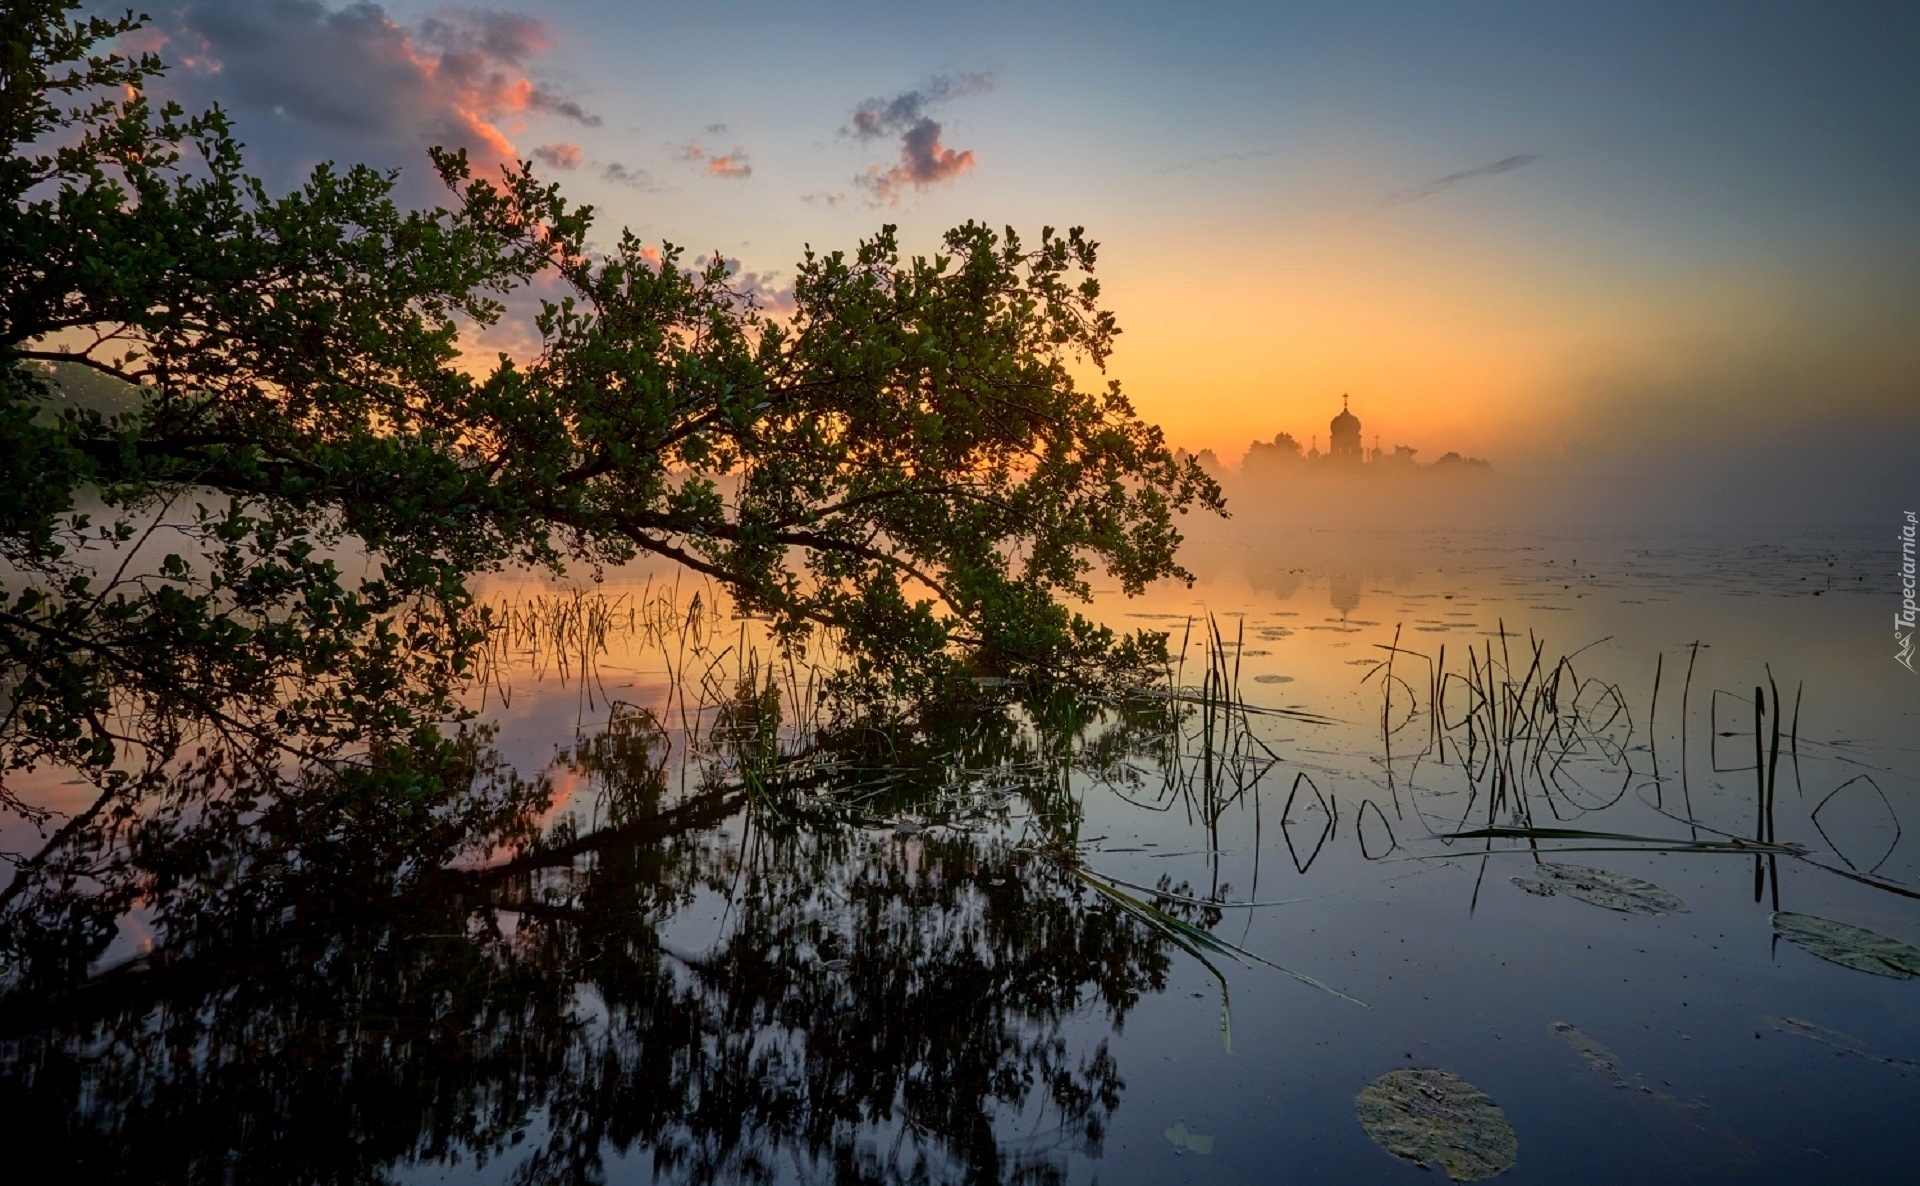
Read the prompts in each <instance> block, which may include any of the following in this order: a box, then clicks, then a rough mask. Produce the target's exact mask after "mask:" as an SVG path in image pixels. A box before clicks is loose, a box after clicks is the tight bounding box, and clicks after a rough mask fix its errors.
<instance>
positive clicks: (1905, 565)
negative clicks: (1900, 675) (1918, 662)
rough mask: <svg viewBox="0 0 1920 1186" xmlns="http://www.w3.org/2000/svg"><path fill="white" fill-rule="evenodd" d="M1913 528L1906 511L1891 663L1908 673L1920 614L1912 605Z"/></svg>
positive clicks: (1901, 534)
mask: <svg viewBox="0 0 1920 1186" xmlns="http://www.w3.org/2000/svg"><path fill="white" fill-rule="evenodd" d="M1915 526H1916V524H1915V519H1914V513H1913V512H1912V511H1908V512H1907V521H1906V522H1905V523H1903V524H1901V525H1900V612H1899V613H1896V614H1894V615H1893V643H1894V646H1895V647H1896V648H1897V649H1896V650H1895V651H1894V652H1893V661H1894V662H1896V663H1898V664H1899V665H1900V666H1902V667H1904V668H1906V669H1907V670H1908V671H1912V670H1913V627H1914V619H1915V616H1916V614H1917V613H1920V610H1916V608H1915V606H1914V603H1913V587H1914V567H1913V543H1914V539H1913V534H1914V528H1915Z"/></svg>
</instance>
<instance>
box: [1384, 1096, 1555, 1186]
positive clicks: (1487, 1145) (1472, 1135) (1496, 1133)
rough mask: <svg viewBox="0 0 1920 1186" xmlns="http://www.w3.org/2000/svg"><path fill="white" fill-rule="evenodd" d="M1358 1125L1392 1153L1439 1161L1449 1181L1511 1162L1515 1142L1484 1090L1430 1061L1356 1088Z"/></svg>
mask: <svg viewBox="0 0 1920 1186" xmlns="http://www.w3.org/2000/svg"><path fill="white" fill-rule="evenodd" d="M1355 1103H1356V1105H1357V1107H1358V1109H1359V1112H1360V1127H1361V1128H1364V1129H1366V1130H1367V1135H1368V1136H1370V1137H1372V1138H1373V1142H1374V1144H1376V1145H1379V1146H1380V1147H1381V1148H1382V1149H1385V1150H1386V1151H1387V1152H1389V1153H1391V1154H1393V1155H1394V1156H1395V1157H1399V1158H1404V1159H1405V1160H1407V1161H1412V1162H1416V1163H1418V1164H1420V1165H1422V1166H1439V1167H1440V1168H1441V1169H1442V1170H1444V1171H1446V1175H1447V1177H1448V1179H1450V1180H1451V1181H1455V1182H1481V1181H1485V1180H1486V1179H1488V1178H1491V1177H1495V1176H1496V1175H1499V1174H1504V1173H1506V1172H1507V1171H1508V1170H1510V1169H1512V1168H1513V1162H1514V1158H1515V1157H1516V1156H1518V1154H1519V1148H1520V1142H1519V1140H1518V1138H1516V1137H1515V1136H1514V1135H1513V1126H1512V1125H1511V1124H1508V1123H1507V1115H1506V1113H1505V1112H1502V1111H1501V1110H1500V1105H1499V1104H1496V1103H1494V1102H1493V1100H1492V1098H1491V1097H1489V1096H1488V1095H1487V1093H1486V1092H1484V1091H1481V1090H1480V1089H1479V1088H1478V1087H1475V1086H1474V1085H1473V1084H1471V1083H1469V1082H1467V1081H1466V1080H1465V1079H1462V1078H1461V1077H1460V1076H1458V1075H1456V1074H1453V1073H1452V1072H1451V1071H1442V1070H1439V1069H1438V1068H1435V1067H1415V1068H1411V1069H1408V1070H1402V1071H1389V1072H1387V1073H1386V1074H1384V1075H1382V1076H1380V1077H1379V1078H1378V1079H1375V1080H1374V1081H1373V1082H1371V1083H1369V1084H1367V1085H1366V1086H1365V1087H1363V1088H1361V1089H1360V1095H1359V1097H1358V1099H1357V1100H1356V1101H1355Z"/></svg>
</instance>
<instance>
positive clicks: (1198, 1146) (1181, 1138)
mask: <svg viewBox="0 0 1920 1186" xmlns="http://www.w3.org/2000/svg"><path fill="white" fill-rule="evenodd" d="M1164 1135H1165V1136H1166V1138H1167V1139H1168V1140H1169V1141H1172V1142H1173V1151H1174V1152H1175V1153H1198V1154H1200V1155H1201V1156H1202V1157H1204V1156H1206V1155H1207V1154H1209V1153H1212V1152H1213V1138H1212V1137H1204V1136H1201V1135H1200V1134H1199V1133H1197V1132H1188V1131H1187V1123H1186V1121H1184V1120H1181V1121H1176V1122H1175V1123H1174V1126H1173V1127H1172V1128H1170V1129H1168V1130H1167V1131H1166V1133H1165V1134H1164Z"/></svg>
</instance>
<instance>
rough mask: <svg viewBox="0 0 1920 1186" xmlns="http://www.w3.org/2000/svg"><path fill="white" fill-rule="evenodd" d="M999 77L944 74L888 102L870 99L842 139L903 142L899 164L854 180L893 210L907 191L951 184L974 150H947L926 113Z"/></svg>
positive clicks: (938, 126)
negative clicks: (897, 140) (946, 183)
mask: <svg viewBox="0 0 1920 1186" xmlns="http://www.w3.org/2000/svg"><path fill="white" fill-rule="evenodd" d="M994 83H995V76H994V75H993V74H991V73H989V72H986V71H976V72H973V73H966V74H940V75H936V76H934V77H933V78H932V79H931V80H929V81H928V82H927V83H926V85H924V86H921V87H916V88H915V89H913V90H910V91H902V92H901V93H900V94H897V95H894V96H893V97H891V98H886V99H868V100H867V101H866V102H864V103H862V104H860V105H859V106H858V107H855V108H854V109H853V115H852V116H851V117H849V119H848V121H847V125H846V126H845V127H844V128H842V129H841V134H842V135H845V136H852V137H853V138H854V139H856V140H860V141H863V142H864V141H871V140H877V139H881V138H883V137H891V136H898V137H899V138H900V159H899V161H898V162H897V163H895V164H893V165H891V166H888V167H886V168H882V167H881V166H879V165H873V166H870V167H869V168H868V169H867V171H866V172H864V173H861V174H859V175H857V176H855V178H854V182H855V184H857V185H859V186H861V187H863V188H864V189H866V190H867V192H868V194H869V195H870V196H871V197H872V199H873V201H874V202H875V203H876V204H883V205H892V204H893V203H895V202H898V201H899V200H900V197H901V194H902V193H903V192H905V191H906V190H908V189H926V188H927V187H928V186H932V185H938V184H940V183H941V182H943V181H950V180H952V179H953V178H955V177H958V176H960V175H961V174H962V173H965V172H967V171H968V170H969V169H972V168H973V165H974V159H975V158H974V154H973V150H972V149H954V148H949V147H947V145H946V144H945V143H943V142H942V140H941V136H942V133H943V128H942V126H941V124H940V122H939V121H938V120H936V119H934V118H933V117H932V116H930V115H928V114H927V109H928V108H930V107H934V106H936V105H938V104H940V103H944V102H946V101H948V100H950V99H958V98H961V97H963V96H966V95H977V94H980V93H982V92H984V91H990V90H992V89H993V87H994Z"/></svg>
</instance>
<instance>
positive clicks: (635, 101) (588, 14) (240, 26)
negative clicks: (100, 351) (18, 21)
mask: <svg viewBox="0 0 1920 1186" xmlns="http://www.w3.org/2000/svg"><path fill="white" fill-rule="evenodd" d="M149 11H151V12H152V13H153V15H154V18H155V19H154V22H153V26H152V28H151V29H150V30H149V31H148V32H146V33H143V34H141V35H139V39H138V41H139V43H140V44H142V45H143V46H145V47H157V48H159V50H160V52H161V53H162V55H163V56H164V57H165V58H166V59H167V60H168V61H170V62H171V63H173V64H174V67H173V70H172V72H171V74H170V75H169V77H168V79H167V80H166V82H165V84H164V86H163V87H162V88H159V89H163V90H165V91H166V92H167V93H170V94H174V95H177V96H179V97H181V98H182V99H183V100H185V101H187V102H189V103H190V104H192V103H198V104H201V105H204V104H206V103H209V102H218V103H220V104H222V105H223V106H225V107H226V108H227V109H228V110H229V111H230V112H231V113H232V114H233V115H234V116H235V118H236V120H237V122H238V128H239V134H240V138H241V139H242V140H244V141H245V142H246V143H247V144H248V146H249V150H250V158H251V161H252V164H253V168H254V170H255V171H256V172H258V173H259V174H261V175H262V176H263V177H265V178H266V179H267V180H268V181H269V183H270V184H275V185H279V186H289V185H292V184H294V183H295V182H296V181H297V179H298V178H299V176H300V175H301V174H302V173H304V171H305V170H307V169H308V168H310V167H311V166H312V165H313V164H315V163H317V162H319V161H321V160H329V159H330V160H336V161H340V162H348V161H367V162H369V163H373V164H377V165H381V166H386V167H399V168H401V169H402V170H403V171H404V177H405V179H406V180H405V182H404V185H405V187H406V188H405V191H404V192H406V193H407V194H408V195H409V196H411V197H413V198H415V199H416V200H420V201H432V200H436V199H437V197H438V195H437V194H435V193H433V192H432V187H431V184H430V182H431V178H430V175H429V172H428V170H427V168H426V149H427V148H428V146H430V145H433V144H446V145H452V146H464V147H467V148H468V149H469V150H470V151H471V152H472V153H473V154H474V155H475V157H476V158H478V159H480V160H481V161H483V162H487V163H490V164H491V163H497V162H499V161H503V160H508V159H513V158H516V157H517V158H526V159H530V160H532V161H534V162H535V168H536V170H537V171H538V172H540V173H541V174H542V175H543V176H546V177H550V178H552V179H555V180H557V181H559V182H561V183H562V185H563V187H564V190H565V192H567V193H568V194H569V195H570V196H572V197H574V198H576V199H578V200H581V201H585V202H589V203H591V204H593V205H594V206H595V207H596V208H597V210H598V211H599V217H600V220H601V221H600V234H599V236H598V237H600V238H601V239H602V241H604V242H611V241H612V239H613V238H614V237H615V235H616V233H617V231H618V229H619V228H620V227H621V226H626V227H630V228H632V229H633V230H634V231H635V232H636V233H637V234H639V235H640V236H641V237H642V238H643V239H645V240H648V241H652V242H658V241H661V240H665V241H671V242H673V243H677V244H680V245H681V246H683V247H685V248H687V249H688V254H689V256H698V255H703V254H712V253H717V254H720V255H723V256H725V257H728V258H730V259H735V260H738V261H739V265H740V268H741V272H740V276H741V282H742V283H743V284H745V285H749V286H752V287H753V288H754V289H755V291H757V292H759V293H760V294H761V295H762V296H763V297H764V299H765V300H767V301H768V302H769V303H773V304H776V305H777V303H778V302H779V301H780V300H781V299H782V297H783V287H782V286H783V285H784V284H786V283H787V282H788V281H790V279H791V275H792V268H793V265H794V263H795V261H796V260H797V259H798V258H799V256H800V254H801V252H802V250H803V249H804V247H805V246H806V245H809V244H811V245H812V246H814V247H815V248H820V249H834V248H850V247H852V246H853V245H854V244H855V243H857V242H858V240H859V239H860V238H861V237H862V236H863V235H868V234H871V233H872V232H873V231H874V230H876V229H877V228H878V227H879V226H880V225H881V224H882V223H895V224H897V225H899V227H900V228H901V234H902V239H903V243H904V244H905V245H906V246H907V247H908V248H909V249H910V250H911V249H920V250H930V249H931V248H932V247H933V246H934V244H935V243H936V242H937V239H938V236H939V234H940V232H941V231H943V230H944V229H945V228H947V227H949V226H953V225H956V224H958V223H961V222H964V221H966V220H968V219H976V220H981V221H984V222H986V223H988V224H990V225H994V226H1011V227H1013V228H1015V229H1017V230H1019V231H1021V232H1022V233H1023V234H1024V235H1026V236H1029V237H1032V236H1036V235H1037V233H1038V231H1039V229H1040V228H1041V227H1042V226H1055V227H1066V226H1076V225H1078V226H1085V227H1086V228H1087V229H1088V232H1089V233H1090V235H1091V236H1092V237H1093V238H1095V239H1096V240H1098V241H1099V242H1100V243H1101V244H1102V251H1101V257H1100V270H1099V275H1100V277H1101V279H1102V282H1103V285H1104V287H1105V294H1106V298H1107V300H1108V303H1109V305H1110V307H1111V308H1113V309H1114V311H1115V312H1116V314H1117V315H1118V317H1119V319H1120V324H1121V326H1122V329H1123V336H1122V338H1121V340H1120V346H1119V350H1118V351H1117V353H1116V354H1115V356H1114V358H1113V359H1112V361H1111V363H1110V367H1109V373H1110V375H1111V376H1113V377H1116V378H1118V379H1120V380H1121V381H1122V383H1123V384H1124V386H1125V388H1126V389H1127V391H1128V392H1129V394H1130V395H1131V396H1132V398H1133V399H1134V401H1135V403H1136V405H1137V406H1138V407H1139V409H1140V410H1141V412H1142V413H1143V414H1144V415H1145V416H1147V417H1148V418H1149V419H1152V420H1155V421H1157V422H1158V423H1160V424H1162V425H1163V426H1164V427H1165V428H1166V430H1167V432H1168V435H1169V437H1170V439H1171V440H1172V441H1174V442H1175V443H1177V444H1180V445H1183V446H1185V447H1188V448H1192V449H1196V450H1197V449H1201V448H1211V449H1214V450H1215V451H1216V452H1217V453H1218V454H1219V455H1220V456H1221V458H1222V459H1223V460H1225V461H1227V462H1228V463H1229V464H1231V463H1233V462H1235V461H1237V459H1238V458H1239V456H1240V455H1241V454H1242V453H1243V452H1244V451H1245V449H1246V445H1247V442H1248V441H1250V440H1252V439H1254V438H1261V439H1266V438H1270V437H1272V436H1273V434H1275V433H1276V432H1280V431H1288V432H1291V433H1293V434H1294V435H1295V436H1297V437H1299V438H1300V439H1301V440H1302V441H1307V440H1308V439H1309V438H1311V437H1313V436H1315V435H1317V436H1319V438H1320V441H1321V443H1322V446H1323V447H1324V444H1325V434H1326V431H1327V428H1326V424H1327V420H1328V419H1329V418H1330V417H1331V416H1332V415H1333V414H1334V413H1336V412H1337V411H1338V410H1339V407H1340V400H1341V396H1342V394H1343V393H1347V394H1350V395H1351V399H1352V406H1353V410H1354V411H1355V413H1356V414H1358V415H1359V416H1360V417H1361V419H1362V421H1363V424H1364V429H1363V431H1364V435H1365V437H1366V444H1368V445H1372V444H1373V443H1374V440H1373V438H1374V437H1375V436H1376V435H1378V437H1379V438H1380V443H1381V444H1383V445H1386V446H1387V447H1389V448H1391V447H1392V446H1394V445H1400V444H1404V445H1410V446H1414V447H1416V448H1418V449H1420V450H1421V454H1420V456H1421V457H1422V459H1426V460H1430V459H1432V458H1433V457H1436V456H1438V455H1439V454H1440V453H1441V452H1444V451H1447V450H1459V451H1461V452H1463V453H1466V454H1469V455H1476V456H1484V457H1488V458H1490V459H1492V460H1493V461H1494V462H1495V464H1496V465H1499V466H1501V467H1503V468H1506V469H1509V470H1513V471H1516V472H1541V471H1543V470H1551V469H1552V467H1554V466H1556V465H1559V464H1562V463H1564V462H1565V461H1566V460H1567V459H1569V458H1575V459H1578V460H1579V461H1580V463H1581V464H1585V465H1590V464H1591V463H1592V459H1594V458H1596V457H1598V458H1608V457H1617V458H1632V459H1634V461H1635V463H1636V464H1641V465H1644V464H1645V463H1647V462H1648V459H1659V458H1668V459H1684V458H1688V457H1698V456H1701V455H1704V454H1712V455H1714V456H1716V457H1720V458H1722V459H1724V458H1726V457H1729V456H1734V455H1748V454H1750V455H1751V456H1753V457H1754V458H1769V459H1773V460H1772V461H1768V462H1767V464H1769V465H1777V464H1778V459H1779V458H1780V457H1782V456H1785V457H1793V456H1796V455H1801V454H1804V455H1806V456H1817V457H1822V458H1829V459H1832V465H1837V466H1839V467H1840V468H1841V470H1842V471H1846V472H1855V474H1856V477H1857V472H1856V471H1858V466H1857V465H1856V464H1855V463H1856V462H1857V461H1858V459H1859V456H1860V453H1859V452H1857V451H1856V450H1859V451H1864V452H1865V453H1869V454H1871V455H1872V456H1873V457H1874V458H1875V459H1876V460H1875V462H1874V465H1875V466H1877V467H1878V468H1873V467H1869V469H1870V471H1871V473H1872V474H1874V475H1877V476H1876V477H1875V478H1874V479H1873V480H1874V481H1880V480H1882V478H1884V477H1885V476H1886V475H1892V474H1898V473H1910V472H1911V466H1910V465H1906V464H1905V462H1904V461H1903V460H1902V459H1903V458H1907V457H1910V456H1911V452H1912V449H1911V444H1910V442H1911V441H1912V440H1913V439H1914V436H1913V429H1914V428H1915V427H1916V426H1920V333H1916V332H1915V330H1914V327H1915V326H1916V325H1920V201H1916V195H1920V120H1916V118H1915V115H1916V113H1920V70H1916V69H1915V68H1914V67H1913V62H1914V61H1915V59H1916V51H1917V50H1920V7H1916V6H1914V5H1912V4H1907V3H1885V4H1854V3H1819V4H1814V3H1804V4H1796V3H1783V2H1771V3H1708V2H1696V0H1661V2H1658V3H1632V2H1621V0H1608V2H1606V3H1588V4H1576V3H1556V4H1550V5H1542V4H1538V3H1527V4H1473V3H1447V4H1434V3H1430V2H1413V3H1399V4H1392V3H1364V2H1349V3H1338V4H1333V3H1328V4H1316V5H1297V4H1285V3H1260V4H1230V3H1218V4H1186V5H1178V6H1176V5H1166V4H1156V5H1146V4H1128V3H1120V2H1117V0H1102V2H1100V3H1096V4H1065V3H1062V4H1053V3H1045V2H1043V0H1023V2H1021V3H999V2H997V0H996V2H990V3H971V4H966V5H937V6H936V5H912V4H899V3H893V4H886V5H880V4H832V3H829V4H821V3H808V4H792V3H762V2H751V3H730V2H724V0H716V2H711V3H703V4H699V5H692V4H674V5H662V4H648V3H614V2H610V0H558V2H549V3H540V4H523V5H521V6H519V7H508V8H484V9H483V8H449V7H444V6H439V5H434V4H420V3H412V2H401V0H394V2H392V3H387V4H371V3H353V4H342V3H337V2H331V0H252V2H241V0H218V2H205V3H193V4H187V5H169V4H166V3H162V4H160V5H159V6H157V7H151V8H150V9H149ZM1903 442H1904V443H1903ZM1757 464H1759V463H1758V462H1756V465H1757ZM1832 465H1830V466H1829V467H1828V468H1829V470H1831V469H1832ZM1903 465H1904V468H1902V466H1903ZM1735 468H1736V469H1737V467H1735ZM1730 472H1732V471H1730ZM1821 472H1822V473H1826V472H1828V471H1827V470H1822V471H1821ZM1730 480H1732V479H1730ZM1796 480H1802V481H1806V482H1815V481H1821V480H1824V479H1821V478H1820V477H1818V475H1816V474H1813V473H1811V472H1810V473H1809V474H1808V475H1806V476H1805V477H1803V478H1799V479H1796ZM1908 488H1909V489H1910V488H1911V483H1910V482H1909V483H1908ZM1868 493H1871V491H1868Z"/></svg>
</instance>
